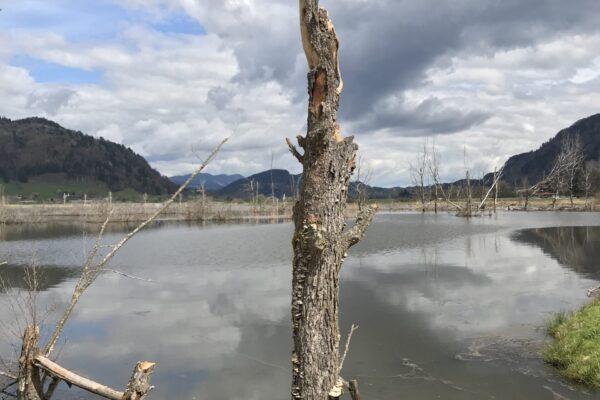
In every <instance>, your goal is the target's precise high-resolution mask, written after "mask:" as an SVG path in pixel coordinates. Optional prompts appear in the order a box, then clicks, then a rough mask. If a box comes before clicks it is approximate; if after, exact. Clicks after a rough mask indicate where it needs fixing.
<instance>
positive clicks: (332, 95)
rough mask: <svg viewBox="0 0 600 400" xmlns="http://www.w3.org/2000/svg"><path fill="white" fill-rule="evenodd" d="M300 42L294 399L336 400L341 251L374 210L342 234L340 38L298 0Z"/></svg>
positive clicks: (349, 165) (347, 152) (319, 13)
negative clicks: (304, 125)
mask: <svg viewBox="0 0 600 400" xmlns="http://www.w3.org/2000/svg"><path fill="white" fill-rule="evenodd" d="M299 5H300V28H301V33H302V43H303V47H304V51H305V53H306V58H307V61H308V66H309V70H310V71H309V73H308V93H309V106H308V132H307V135H306V137H302V136H299V137H298V144H299V145H300V147H302V148H303V149H304V154H303V155H301V154H300V153H299V152H298V150H297V149H296V148H295V147H294V146H293V145H292V144H291V142H290V141H289V140H288V145H289V146H290V150H291V152H292V154H293V155H294V156H295V157H296V158H297V159H298V160H299V161H300V162H301V163H302V166H303V175H302V183H301V188H300V198H299V200H298V202H297V203H296V205H295V206H294V224H295V231H294V237H293V240H292V245H293V252H294V255H293V256H294V257H293V278H292V327H293V341H294V350H293V355H292V371H293V372H292V388H291V395H292V399H303V400H326V399H328V397H329V396H330V393H331V397H338V396H339V391H340V389H341V388H340V386H341V384H340V379H339V372H340V371H339V353H338V351H339V341H340V332H339V326H338V303H339V294H338V290H339V273H340V268H341V265H342V262H343V260H344V258H345V257H346V251H347V250H348V249H349V248H350V247H351V246H352V245H354V244H356V243H358V242H359V241H360V239H361V238H362V236H363V235H364V232H365V230H366V228H367V226H368V225H369V223H370V221H371V219H372V217H373V214H374V212H375V209H376V207H363V209H362V210H361V211H360V212H359V215H358V217H357V220H356V223H355V225H354V227H352V228H351V229H349V230H347V231H344V227H345V225H346V223H345V217H344V211H345V209H346V201H347V194H348V184H349V182H350V177H351V175H352V172H353V170H354V168H355V158H356V152H357V149H358V146H357V145H356V144H355V143H354V142H353V138H352V137H347V138H343V137H342V134H341V131H340V127H339V125H338V124H337V122H336V119H337V110H338V105H339V96H340V93H341V90H342V78H341V76H340V71H339V66H338V38H337V36H336V33H335V30H334V28H333V24H332V23H331V20H330V19H329V17H328V15H327V11H326V10H324V9H322V8H319V5H318V0H299Z"/></svg>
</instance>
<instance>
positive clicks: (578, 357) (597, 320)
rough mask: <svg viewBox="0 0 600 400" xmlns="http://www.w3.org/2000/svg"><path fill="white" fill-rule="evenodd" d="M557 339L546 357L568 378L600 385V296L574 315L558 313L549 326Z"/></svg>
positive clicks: (546, 350)
mask: <svg viewBox="0 0 600 400" xmlns="http://www.w3.org/2000/svg"><path fill="white" fill-rule="evenodd" d="M547 332H548V334H549V335H550V336H551V337H552V338H553V339H554V340H553V342H552V343H551V344H550V345H549V346H548V347H547V348H546V349H545V351H544V359H545V360H546V362H548V363H550V364H552V365H554V366H555V367H556V368H558V370H559V371H560V372H561V373H562V374H563V375H564V376H565V377H566V378H568V379H572V380H574V381H577V382H580V383H583V384H586V385H589V386H593V387H600V299H596V300H594V301H592V302H591V303H589V304H588V305H586V306H584V307H583V308H582V309H580V310H579V311H576V312H574V313H572V314H564V313H561V314H557V315H556V316H555V317H554V318H553V319H552V320H551V321H549V323H548V326H547Z"/></svg>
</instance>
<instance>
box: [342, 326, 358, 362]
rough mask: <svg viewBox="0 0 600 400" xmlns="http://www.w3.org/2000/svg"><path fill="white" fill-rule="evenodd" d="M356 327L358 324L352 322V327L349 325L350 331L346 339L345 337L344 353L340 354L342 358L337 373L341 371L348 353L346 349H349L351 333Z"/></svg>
mask: <svg viewBox="0 0 600 400" xmlns="http://www.w3.org/2000/svg"><path fill="white" fill-rule="evenodd" d="M357 329H358V325H354V324H352V327H350V332H349V333H348V339H346V347H345V348H344V354H343V355H342V358H341V359H340V368H339V372H338V373H341V372H342V368H343V367H344V361H346V356H347V355H348V350H349V349H350V340H352V334H353V333H354V331H355V330H357Z"/></svg>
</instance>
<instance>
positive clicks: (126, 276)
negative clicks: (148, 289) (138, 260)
mask: <svg viewBox="0 0 600 400" xmlns="http://www.w3.org/2000/svg"><path fill="white" fill-rule="evenodd" d="M104 270H105V271H106V272H112V273H115V274H117V275H121V276H124V277H125V278H130V279H136V280H138V281H143V282H150V283H156V281H154V280H152V279H147V278H142V277H139V276H135V275H130V274H126V273H125V272H121V271H117V270H116V269H112V268H105V269H104Z"/></svg>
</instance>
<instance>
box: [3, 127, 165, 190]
mask: <svg viewBox="0 0 600 400" xmlns="http://www.w3.org/2000/svg"><path fill="white" fill-rule="evenodd" d="M2 181H3V182H4V183H15V184H26V183H28V182H32V181H35V182H41V183H44V184H45V183H48V182H52V183H55V184H65V183H72V182H76V183H78V184H81V185H96V186H98V185H101V186H102V187H106V188H107V189H108V190H112V191H115V192H117V191H123V190H127V189H133V190H135V191H137V192H139V193H148V194H152V195H160V194H166V193H169V192H173V191H174V190H176V185H175V184H174V183H172V182H171V181H170V180H169V179H168V178H166V177H163V176H161V175H160V173H158V172H157V171H156V170H154V169H152V168H151V167H150V165H149V164H148V163H147V162H146V160H145V159H144V158H143V157H142V156H140V155H138V154H136V153H134V152H133V151H132V150H131V149H129V148H127V147H125V146H123V145H120V144H117V143H113V142H109V141H107V140H104V139H102V138H100V139H96V138H94V137H92V136H89V135H85V134H83V133H81V132H76V131H72V130H69V129H65V128H63V127H61V126H60V125H58V124H57V123H55V122H52V121H49V120H46V119H43V118H26V119H21V120H15V121H12V120H10V119H8V118H0V183H2Z"/></svg>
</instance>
